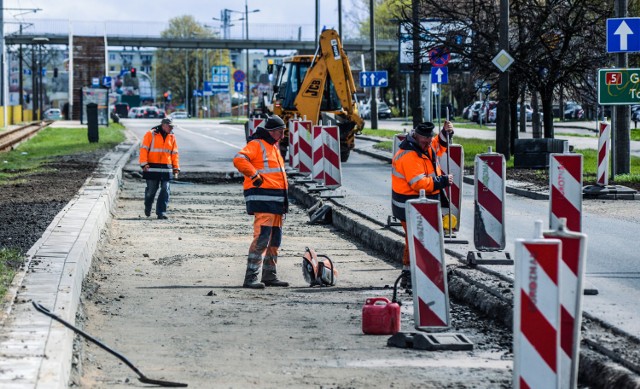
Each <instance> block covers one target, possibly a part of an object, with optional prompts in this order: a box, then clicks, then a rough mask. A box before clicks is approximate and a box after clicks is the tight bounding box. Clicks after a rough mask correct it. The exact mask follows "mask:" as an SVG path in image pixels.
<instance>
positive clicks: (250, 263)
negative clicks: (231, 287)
mask: <svg viewBox="0 0 640 389" xmlns="http://www.w3.org/2000/svg"><path fill="white" fill-rule="evenodd" d="M254 216H255V219H254V221H253V242H251V246H249V256H248V258H247V273H246V275H245V278H246V279H249V278H257V276H258V275H259V274H260V268H261V267H262V281H273V280H275V279H277V269H276V267H277V264H278V249H279V248H280V243H281V241H282V215H277V214H273V213H255V214H254Z"/></svg>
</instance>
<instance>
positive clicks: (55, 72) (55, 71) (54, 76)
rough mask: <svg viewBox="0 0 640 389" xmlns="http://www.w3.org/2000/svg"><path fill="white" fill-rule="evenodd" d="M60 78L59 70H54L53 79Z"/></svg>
mask: <svg viewBox="0 0 640 389" xmlns="http://www.w3.org/2000/svg"><path fill="white" fill-rule="evenodd" d="M56 77H58V68H53V78H56Z"/></svg>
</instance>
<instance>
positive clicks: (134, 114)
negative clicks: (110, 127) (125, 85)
mask: <svg viewBox="0 0 640 389" xmlns="http://www.w3.org/2000/svg"><path fill="white" fill-rule="evenodd" d="M127 117H128V118H129V119H139V118H141V117H142V107H133V108H131V109H130V110H129V115H128V116H127Z"/></svg>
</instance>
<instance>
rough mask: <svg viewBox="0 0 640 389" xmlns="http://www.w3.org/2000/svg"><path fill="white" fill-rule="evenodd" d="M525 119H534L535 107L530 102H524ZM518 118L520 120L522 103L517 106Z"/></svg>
mask: <svg viewBox="0 0 640 389" xmlns="http://www.w3.org/2000/svg"><path fill="white" fill-rule="evenodd" d="M524 112H525V120H526V121H528V122H530V121H531V120H532V119H533V108H531V105H530V104H529V103H524ZM516 120H518V121H519V120H520V103H518V105H517V106H516Z"/></svg>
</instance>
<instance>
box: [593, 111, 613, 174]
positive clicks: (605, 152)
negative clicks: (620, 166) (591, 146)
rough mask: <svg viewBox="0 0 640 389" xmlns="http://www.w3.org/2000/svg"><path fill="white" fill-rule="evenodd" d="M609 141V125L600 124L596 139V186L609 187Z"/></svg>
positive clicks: (605, 123)
mask: <svg viewBox="0 0 640 389" xmlns="http://www.w3.org/2000/svg"><path fill="white" fill-rule="evenodd" d="M610 139H611V123H607V122H602V123H600V132H599V137H598V179H597V181H596V184H598V185H600V186H606V185H609V140H610Z"/></svg>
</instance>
